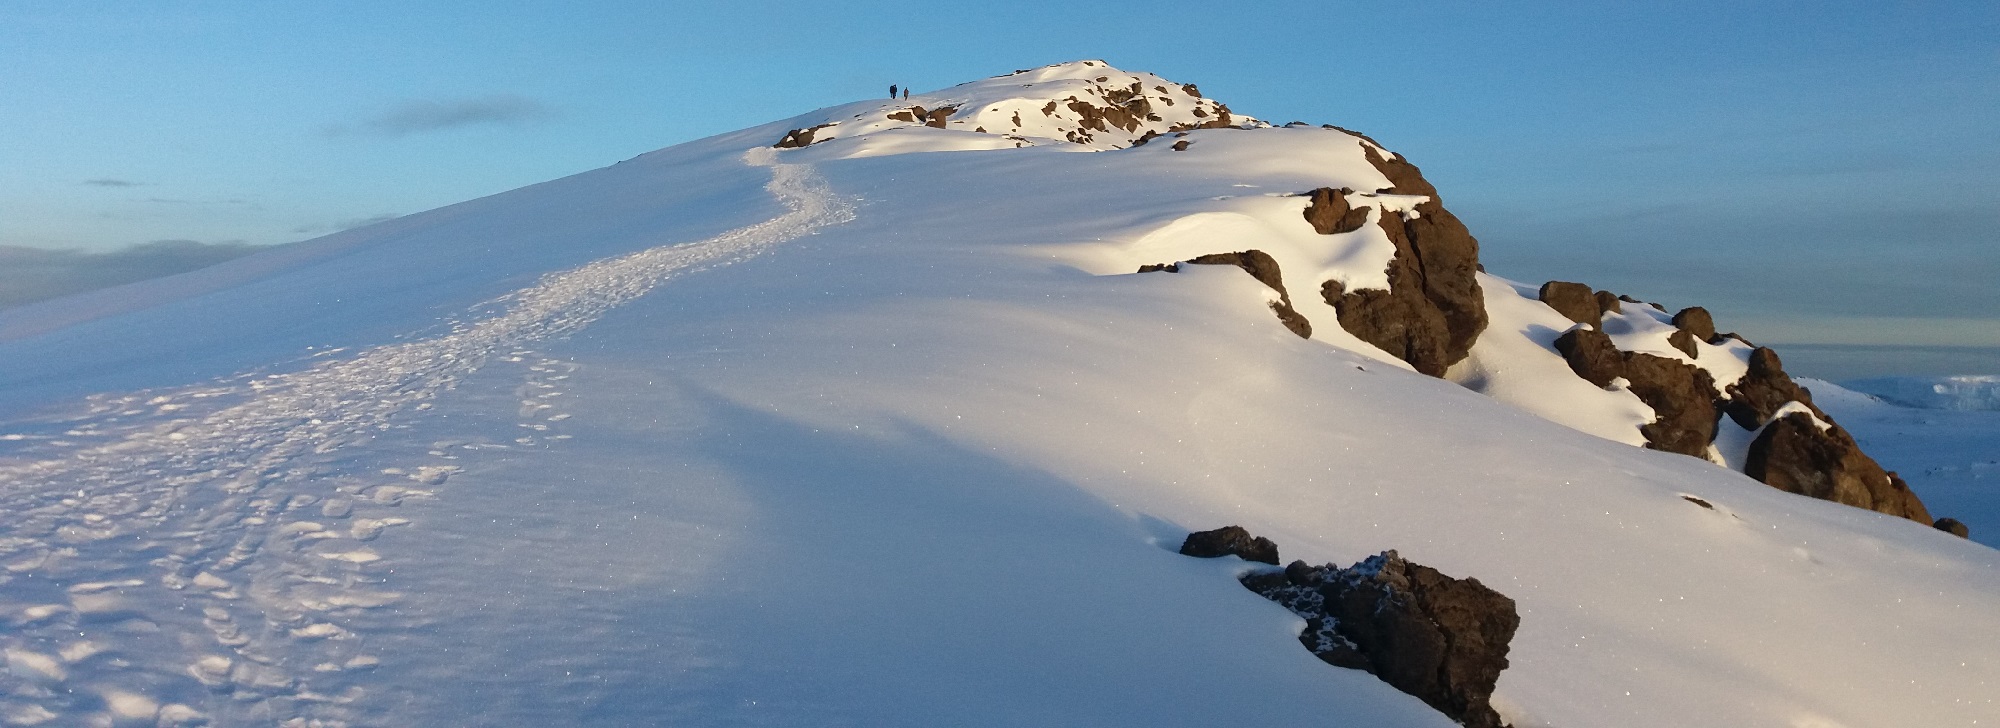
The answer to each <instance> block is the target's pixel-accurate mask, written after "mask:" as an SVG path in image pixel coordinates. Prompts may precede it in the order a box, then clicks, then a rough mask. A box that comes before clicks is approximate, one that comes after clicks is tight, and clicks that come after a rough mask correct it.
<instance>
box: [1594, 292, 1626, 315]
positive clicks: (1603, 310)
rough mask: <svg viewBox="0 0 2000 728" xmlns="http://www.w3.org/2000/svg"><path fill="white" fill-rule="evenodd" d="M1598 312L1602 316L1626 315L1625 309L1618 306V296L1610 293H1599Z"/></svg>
mask: <svg viewBox="0 0 2000 728" xmlns="http://www.w3.org/2000/svg"><path fill="white" fill-rule="evenodd" d="M1597 312H1598V314H1599V315H1600V316H1602V315H1603V314H1607V313H1624V312H1625V307H1624V306H1620V305H1618V296H1616V295H1613V294H1612V293H1611V292H1610V291H1598V292H1597Z"/></svg>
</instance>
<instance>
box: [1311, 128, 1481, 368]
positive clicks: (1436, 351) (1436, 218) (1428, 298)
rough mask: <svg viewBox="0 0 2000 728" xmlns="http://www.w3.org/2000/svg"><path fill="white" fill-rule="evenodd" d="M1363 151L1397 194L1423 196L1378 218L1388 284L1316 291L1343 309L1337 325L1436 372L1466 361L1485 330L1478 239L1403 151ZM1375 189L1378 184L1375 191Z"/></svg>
mask: <svg viewBox="0 0 2000 728" xmlns="http://www.w3.org/2000/svg"><path fill="white" fill-rule="evenodd" d="M1362 152H1363V153H1364V154H1366V155H1367V158H1368V161H1369V162H1370V163H1371V164H1374V165H1375V168H1376V169H1377V170H1380V171H1381V172H1382V176H1384V177H1387V178H1388V179H1389V181H1390V183H1391V185H1390V187H1388V188H1387V189H1388V190H1390V191H1393V192H1395V193H1396V194H1403V195H1425V196H1428V197H1429V198H1430V199H1429V200H1426V201H1424V202H1421V203H1418V204H1417V206H1416V212H1417V214H1416V216H1414V217H1409V218H1405V217H1403V216H1401V215H1389V214H1384V215H1382V216H1381V218H1380V219H1379V221H1378V224H1379V225H1380V226H1381V228H1382V231H1383V232H1384V233H1385V234H1387V235H1388V237H1389V241H1390V242H1391V243H1393V244H1394V245H1395V246H1396V254H1395V256H1394V257H1393V258H1391V259H1390V261H1389V267H1388V274H1389V290H1387V291H1383V290H1379V289H1368V290H1360V291H1351V292H1350V291H1346V290H1344V287H1343V286H1341V285H1340V284H1339V283H1338V282H1335V281H1327V282H1326V283H1325V284H1324V285H1322V286H1321V291H1320V292H1321V296H1322V297H1323V298H1325V299H1326V302H1327V303H1329V304H1331V305H1332V306H1333V307H1334V310H1335V311H1337V312H1338V313H1339V315H1340V325H1341V328H1344V329H1347V331H1348V333H1351V334H1354V335H1355V337H1357V338H1359V339H1361V340H1362V341H1366V342H1368V343H1370V344H1373V345H1375V346H1377V347H1379V348H1381V349H1382V350H1383V351H1386V352H1389V353H1390V354H1392V355H1395V356H1397V357H1398V358H1401V359H1402V360H1403V361H1406V362H1409V364H1410V366H1411V367H1412V368H1415V369H1416V370H1417V371H1419V372H1423V373H1425V374H1429V375H1431V376H1434V377H1442V376H1444V373H1445V370H1446V369H1448V368H1450V367H1451V365H1453V364H1456V363H1458V362H1459V361H1460V360H1462V359H1464V358H1465V356H1466V354H1467V353H1469V352H1471V351H1472V343H1473V341H1475V340H1477V339H1478V338H1479V333H1480V332H1481V331H1484V330H1485V329H1486V301H1485V298H1484V294H1483V293H1481V291H1480V290H1479V280H1478V278H1477V275H1478V272H1479V241H1478V240H1476V239H1474V238H1473V237H1472V233H1471V232H1469V231H1467V230H1466V229H1465V224H1464V223H1462V222H1459V220H1458V217H1457V216H1455V215H1452V214H1451V211H1449V210H1446V209H1445V208H1444V204H1443V203H1442V202H1440V200H1439V198H1438V195H1437V188H1435V187H1432V186H1431V184H1430V183H1429V182H1427V181H1425V180H1424V177H1423V173H1422V172H1421V171H1419V170H1418V169H1417V167H1416V165H1413V164H1410V163H1409V162H1408V161H1407V160H1405V159H1403V158H1402V157H1396V158H1395V159H1393V160H1390V159H1385V158H1384V157H1383V156H1382V154H1381V153H1379V152H1377V151H1376V148H1375V147H1374V146H1373V145H1368V144H1364V145H1362ZM1378 191H1379V190H1378Z"/></svg>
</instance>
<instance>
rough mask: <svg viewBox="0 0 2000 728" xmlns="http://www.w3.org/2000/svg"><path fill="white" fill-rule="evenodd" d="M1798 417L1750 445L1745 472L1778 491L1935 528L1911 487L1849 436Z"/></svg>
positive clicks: (1781, 421)
mask: <svg viewBox="0 0 2000 728" xmlns="http://www.w3.org/2000/svg"><path fill="white" fill-rule="evenodd" d="M1820 424H1821V423H1820V422H1818V421H1815V419H1814V417H1813V415H1810V414H1807V413H1804V412H1793V413H1791V414H1787V415H1785V416H1783V417H1779V418H1777V419H1775V420H1772V421H1771V422H1770V423H1769V424H1767V425H1765V426H1764V431H1763V432H1762V433H1760V434H1758V435H1757V439H1756V440H1754V441H1752V442H1751V443H1750V456H1749V458H1748V459H1747V460H1746V461H1745V464H1744V467H1743V471H1744V473H1745V474H1747V475H1749V476H1750V477H1752V478H1756V479H1758V480H1761V481H1763V482H1764V483H1765V484H1767V485H1770V486H1771V487H1773V488H1777V489H1779V490H1783V491H1786V492H1790V493H1797V494H1799V495H1805V496H1811V497H1813V498H1818V499H1821V500H1830V501H1833V502H1835V503H1843V504H1846V505H1850V506H1854V507H1856V508H1865V509H1868V510H1871V511H1877V512H1881V513H1887V514H1889V515H1893V516H1900V517H1903V518H1908V519H1910V520H1913V521H1916V522H1918V523H1923V524H1926V525H1929V524H1932V523H1933V521H1932V520H1931V517H1930V512H1929V511H1927V510H1925V508H1924V504H1923V502H1922V501H1920V500H1918V499H1917V496H1916V494H1915V493H1913V492H1911V491H1910V486H1909V484H1908V483H1905V482H1903V479H1902V478H1900V477H1897V476H1896V475H1894V474H1893V473H1889V472H1887V471H1884V470H1883V469H1882V466H1881V465H1879V464H1877V463H1876V462H1875V460H1874V459H1873V458H1870V457H1868V456H1867V455H1866V454H1864V453H1862V452H1861V446H1860V445H1858V444H1856V443H1855V442H1854V438H1853V437H1852V436H1850V435H1848V434H1847V431H1845V430H1842V429H1840V428H1839V427H1837V426H1834V425H1832V424H1830V423H1829V424H1828V425H1827V426H1826V427H1825V429H1821V427H1820Z"/></svg>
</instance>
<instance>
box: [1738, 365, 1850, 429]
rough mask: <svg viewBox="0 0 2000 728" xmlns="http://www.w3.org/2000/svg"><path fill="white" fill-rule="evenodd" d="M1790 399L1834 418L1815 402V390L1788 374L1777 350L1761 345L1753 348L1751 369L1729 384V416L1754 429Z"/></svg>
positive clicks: (1741, 424)
mask: <svg viewBox="0 0 2000 728" xmlns="http://www.w3.org/2000/svg"><path fill="white" fill-rule="evenodd" d="M1790 402H1798V403H1799V404H1803V405H1805V406H1806V408H1808V409H1811V410H1812V412H1813V414H1814V415H1816V416H1818V417H1819V418H1820V419H1822V420H1825V421H1828V422H1831V421H1833V418H1831V417H1828V416H1827V415H1826V413H1825V412H1823V411H1821V410H1820V408H1819V407H1817V406H1815V405H1814V404H1813V401H1812V392H1809V391H1807V390H1806V388H1805V387H1801V386H1799V385H1798V383H1797V382H1793V381H1792V377H1791V375H1788V374H1786V373H1785V365H1784V362H1783V361H1781V360H1779V359H1778V352H1775V351H1772V350H1770V349H1767V348H1764V347H1761V346H1760V347H1757V348H1755V349H1752V350H1751V351H1750V369H1749V371H1748V372H1746V373H1745V374H1744V375H1743V378H1742V379H1741V380H1738V381H1737V382H1736V383H1735V384H1731V385H1729V405H1728V408H1727V411H1728V412H1729V419H1731V420H1734V421H1735V422H1736V424H1737V425H1739V426H1741V427H1742V428H1743V429H1746V430H1755V429H1757V428H1759V427H1763V426H1764V423H1766V422H1769V421H1771V418H1772V417H1773V416H1775V415H1776V414H1777V412H1778V409H1779V408H1781V407H1784V406H1785V405H1786V404H1787V403H1790Z"/></svg>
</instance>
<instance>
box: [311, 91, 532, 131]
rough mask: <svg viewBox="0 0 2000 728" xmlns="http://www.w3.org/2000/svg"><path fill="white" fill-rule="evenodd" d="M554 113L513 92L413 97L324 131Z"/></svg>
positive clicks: (436, 127) (436, 126)
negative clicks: (354, 122)
mask: <svg viewBox="0 0 2000 728" xmlns="http://www.w3.org/2000/svg"><path fill="white" fill-rule="evenodd" d="M554 116H555V110H554V109H553V108H550V107H549V106H548V105H547V104H544V103H542V102H540V101H536V100H534V99H531V98H528V97H525V96H517V95H513V94H496V95H492V96H481V97H478V98H469V99H417V100H412V101H405V102H403V103H400V104H397V105H396V106H395V107H394V108H391V109H389V110H388V111H387V112H385V113H383V114H382V115H380V116H376V117H374V118H372V119H368V120H367V121H363V122H361V123H360V124H359V125H358V126H347V125H340V126H334V127H331V128H328V129H327V134H328V135H329V136H346V135H350V134H356V133H365V134H374V135H378V136H391V137H399V136H407V135H411V134H424V133H429V132H435V131H445V130H449V129H459V128H464V127H470V126H486V125H492V126H519V125H522V124H528V123H532V122H536V121H542V120H544V119H548V118H551V117H554Z"/></svg>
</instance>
